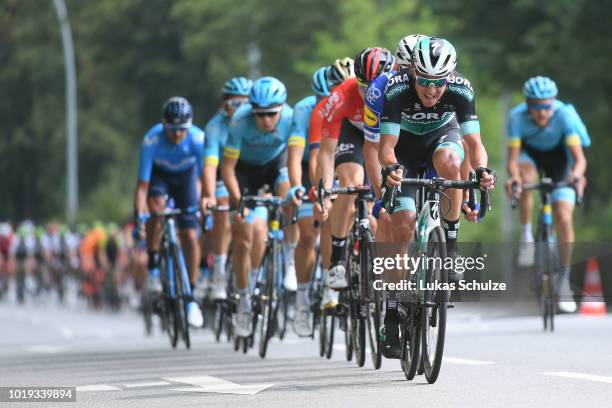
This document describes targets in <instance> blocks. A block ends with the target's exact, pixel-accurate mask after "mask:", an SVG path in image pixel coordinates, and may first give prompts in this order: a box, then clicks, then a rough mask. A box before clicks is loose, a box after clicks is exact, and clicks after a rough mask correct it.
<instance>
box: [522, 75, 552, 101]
mask: <svg viewBox="0 0 612 408" xmlns="http://www.w3.org/2000/svg"><path fill="white" fill-rule="evenodd" d="M558 93H559V90H558V89H557V84H555V81H553V80H552V79H550V78H549V77H543V76H537V77H533V78H529V79H528V80H527V81H525V85H523V95H525V97H526V98H529V99H548V98H555V97H556V96H557V94H558Z"/></svg>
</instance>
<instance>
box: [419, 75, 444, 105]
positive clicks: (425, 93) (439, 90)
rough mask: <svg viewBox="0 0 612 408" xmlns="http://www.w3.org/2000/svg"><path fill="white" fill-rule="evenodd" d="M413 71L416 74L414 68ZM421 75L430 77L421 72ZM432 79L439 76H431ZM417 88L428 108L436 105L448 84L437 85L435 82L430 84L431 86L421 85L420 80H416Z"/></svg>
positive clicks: (422, 101)
mask: <svg viewBox="0 0 612 408" xmlns="http://www.w3.org/2000/svg"><path fill="white" fill-rule="evenodd" d="M412 73H413V75H416V73H415V71H414V69H413V70H412ZM419 76H420V77H422V78H430V77H429V76H428V75H421V74H419ZM430 79H434V80H435V79H437V78H433V77H431V78H430ZM415 90H416V93H417V95H418V96H419V99H420V100H421V103H422V104H423V106H424V107H426V108H432V107H433V106H435V105H436V103H438V101H439V100H440V98H441V97H442V95H444V92H445V91H446V85H443V86H441V87H436V86H435V85H434V84H430V85H429V86H427V87H425V86H423V85H420V84H419V83H418V81H415Z"/></svg>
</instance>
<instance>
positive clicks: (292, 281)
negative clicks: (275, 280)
mask: <svg viewBox="0 0 612 408" xmlns="http://www.w3.org/2000/svg"><path fill="white" fill-rule="evenodd" d="M283 286H284V287H285V289H286V290H288V291H291V292H295V291H297V275H296V272H295V262H287V265H286V268H285V277H284V279H283Z"/></svg>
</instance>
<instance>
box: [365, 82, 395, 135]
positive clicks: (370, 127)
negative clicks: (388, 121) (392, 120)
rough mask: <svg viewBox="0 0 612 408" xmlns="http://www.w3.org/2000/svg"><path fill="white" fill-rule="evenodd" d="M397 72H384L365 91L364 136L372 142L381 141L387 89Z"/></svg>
mask: <svg viewBox="0 0 612 408" xmlns="http://www.w3.org/2000/svg"><path fill="white" fill-rule="evenodd" d="M396 73H397V71H395V70H393V71H389V72H384V73H382V74H381V75H379V76H378V77H376V79H374V80H373V81H372V82H371V83H370V85H369V86H368V88H367V89H366V91H365V96H364V98H363V99H364V102H365V106H364V108H363V134H364V136H365V138H366V139H368V140H369V141H371V142H375V143H378V141H379V140H380V115H381V114H382V111H383V108H384V105H385V98H384V97H383V95H384V94H385V89H386V88H387V83H388V82H389V78H391V77H392V76H394V75H395V74H396Z"/></svg>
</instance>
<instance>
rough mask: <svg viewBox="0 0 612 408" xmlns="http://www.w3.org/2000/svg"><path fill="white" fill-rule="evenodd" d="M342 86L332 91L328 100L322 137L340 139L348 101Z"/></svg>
mask: <svg viewBox="0 0 612 408" xmlns="http://www.w3.org/2000/svg"><path fill="white" fill-rule="evenodd" d="M341 87H342V85H340V86H338V87H337V88H336V89H334V90H333V91H332V93H331V94H330V95H329V97H328V99H327V101H328V102H327V106H326V108H325V109H324V110H323V112H324V115H323V127H322V131H321V137H322V138H323V137H325V138H329V139H336V140H337V139H339V138H340V129H341V128H342V121H343V120H344V118H345V112H344V111H345V107H346V100H345V97H344V95H343V94H342V93H341V91H340V89H339V88H341Z"/></svg>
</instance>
